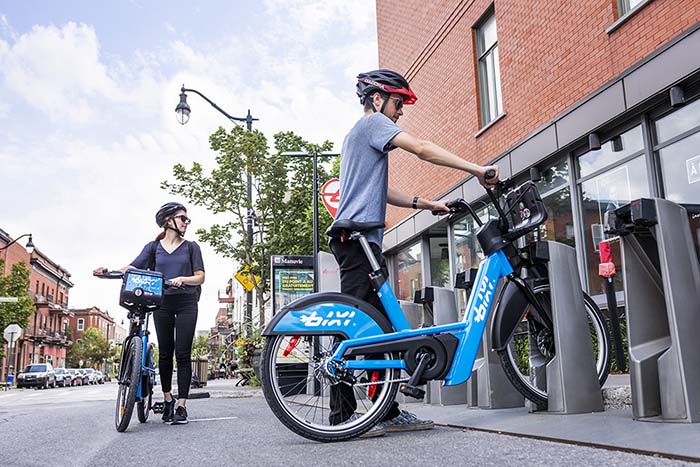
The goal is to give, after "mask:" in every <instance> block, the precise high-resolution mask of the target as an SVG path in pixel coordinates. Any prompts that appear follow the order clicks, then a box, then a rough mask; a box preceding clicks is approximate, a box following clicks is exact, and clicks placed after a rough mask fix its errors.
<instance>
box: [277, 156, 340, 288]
mask: <svg viewBox="0 0 700 467" xmlns="http://www.w3.org/2000/svg"><path fill="white" fill-rule="evenodd" d="M282 155H283V156H288V157H313V159H314V176H313V179H314V180H313V185H314V190H313V193H314V194H313V197H314V219H313V231H314V234H313V235H314V247H313V248H314V292H318V158H319V157H338V156H340V154H337V153H332V152H318V151H317V150H316V149H314V151H313V152H312V153H306V152H303V151H286V152H283V153H282Z"/></svg>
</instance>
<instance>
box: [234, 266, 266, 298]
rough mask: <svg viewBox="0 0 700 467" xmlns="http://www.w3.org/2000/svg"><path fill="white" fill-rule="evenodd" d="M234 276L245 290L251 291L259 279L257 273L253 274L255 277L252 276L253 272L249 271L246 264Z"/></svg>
mask: <svg viewBox="0 0 700 467" xmlns="http://www.w3.org/2000/svg"><path fill="white" fill-rule="evenodd" d="M234 277H235V278H236V280H237V281H238V282H240V283H241V285H242V286H243V288H244V289H245V290H246V292H252V291H253V289H254V288H255V284H259V283H260V280H261V278H260V276H258V275H255V278H253V274H251V273H250V268H249V267H248V266H243V268H241V270H240V271H238V272H237V273H236V275H235V276H234Z"/></svg>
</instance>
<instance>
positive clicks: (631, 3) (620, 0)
mask: <svg viewBox="0 0 700 467" xmlns="http://www.w3.org/2000/svg"><path fill="white" fill-rule="evenodd" d="M646 2H647V0H617V13H618V17H621V16H625V15H626V14H627V13H629V12H630V11H632V10H634V9H635V8H636V7H637V6H639V5H641V4H642V3H646Z"/></svg>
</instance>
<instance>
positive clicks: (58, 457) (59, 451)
mask: <svg viewBox="0 0 700 467" xmlns="http://www.w3.org/2000/svg"><path fill="white" fill-rule="evenodd" d="M214 383H215V382H212V384H211V393H212V396H214V397H212V398H209V399H196V400H191V401H189V403H188V409H189V413H190V419H191V422H190V423H189V424H188V425H180V426H171V425H166V424H163V423H161V421H160V419H159V416H156V415H154V414H151V418H150V419H149V421H148V422H147V423H145V424H141V423H139V422H138V420H137V417H136V414H134V416H133V418H132V421H131V425H130V427H129V429H128V430H127V431H126V432H125V433H117V431H116V430H115V429H114V422H113V414H114V396H115V394H116V385H115V384H114V383H111V384H109V383H108V384H105V385H104V386H88V387H82V388H81V387H77V388H59V389H49V390H41V391H37V390H32V389H24V390H12V391H7V392H0V465H3V466H35V465H42V466H47V465H51V466H54V465H55V466H71V467H78V466H94V465H100V466H119V467H123V466H144V465H146V466H166V465H168V466H170V465H183V466H199V465H206V466H207V467H209V466H219V465H221V466H228V465H243V466H258V465H264V466H268V465H269V466H276V465H284V466H285V467H291V466H308V465H313V466H329V465H330V466H335V465H360V466H362V465H402V466H403V465H408V466H413V465H416V466H418V465H420V466H425V465H442V464H446V463H447V464H449V465H479V466H502V465H513V466H519V467H522V466H539V465H542V466H544V465H547V466H560V465H571V466H586V465H590V466H596V467H599V466H601V465H605V466H618V465H619V466H623V465H624V466H631V465H633V466H650V465H682V464H683V463H682V462H678V461H673V460H668V459H659V458H654V457H647V456H640V455H636V454H630V453H624V452H615V451H607V450H601V449H593V448H589V447H581V446H572V445H567V444H559V443H552V442H547V441H539V440H533V439H523V438H516V437H511V436H506V435H498V434H492V433H483V432H476V431H469V430H461V429H456V428H449V427H436V428H435V429H434V430H432V431H428V432H415V433H401V434H392V435H387V436H385V437H383V438H374V439H366V440H355V441H351V442H345V443H335V444H321V443H315V442H312V441H309V440H306V439H304V438H301V437H299V436H297V435H295V434H294V433H292V432H290V431H288V430H287V429H286V428H285V427H284V426H282V425H281V424H280V423H279V422H278V421H277V420H276V419H275V417H274V416H273V415H272V413H271V412H270V410H269V409H268V408H267V405H266V404H265V400H264V399H263V398H262V397H261V396H260V394H259V391H254V390H252V391H251V390H237V391H236V392H235V393H234V392H231V391H224V390H219V391H217V390H216V387H215V384H214Z"/></svg>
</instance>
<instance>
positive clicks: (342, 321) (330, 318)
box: [299, 311, 355, 328]
mask: <svg viewBox="0 0 700 467" xmlns="http://www.w3.org/2000/svg"><path fill="white" fill-rule="evenodd" d="M354 317H355V312H354V311H329V312H328V313H326V316H325V317H323V316H320V315H318V314H317V313H316V312H315V311H312V312H311V314H310V315H304V316H301V317H300V318H299V319H300V320H301V322H302V323H304V326H306V327H307V328H317V327H319V326H345V327H347V326H348V325H349V324H350V323H351V322H352V318H354Z"/></svg>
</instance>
